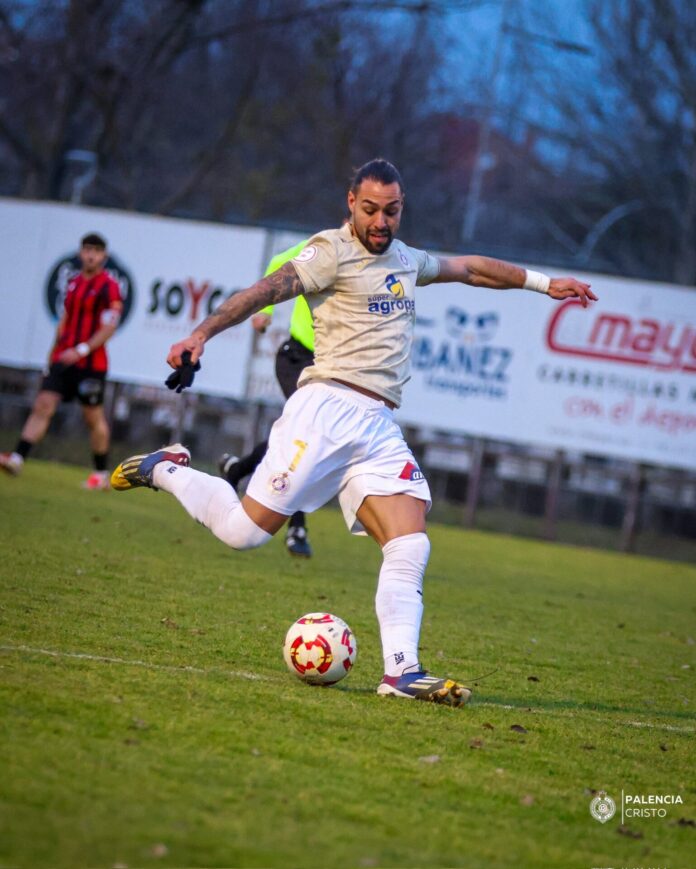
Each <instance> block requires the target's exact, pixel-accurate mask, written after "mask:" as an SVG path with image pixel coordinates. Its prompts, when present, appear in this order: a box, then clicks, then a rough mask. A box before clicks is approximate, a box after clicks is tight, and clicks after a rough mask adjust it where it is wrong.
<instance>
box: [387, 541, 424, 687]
mask: <svg viewBox="0 0 696 869" xmlns="http://www.w3.org/2000/svg"><path fill="white" fill-rule="evenodd" d="M382 552H383V553H384V561H383V563H382V569H381V570H380V572H379V582H378V584H377V596H376V598H375V606H376V610H377V619H378V620H379V627H380V632H381V635H382V653H383V655H384V672H385V674H386V675H387V676H400V675H401V674H402V673H403V672H404V671H405V670H408V669H411V668H413V667H415V666H417V664H418V638H419V636H420V624H421V617H422V615H423V574H424V573H425V568H426V565H427V564H428V557H429V555H430V541H429V540H428V536H427V534H425V533H423V532H418V533H416V534H406V535H404V536H403V537H395V538H394V539H393V540H390V541H389V543H387V544H386V545H385V546H383V547H382Z"/></svg>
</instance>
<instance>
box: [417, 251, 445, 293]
mask: <svg viewBox="0 0 696 869" xmlns="http://www.w3.org/2000/svg"><path fill="white" fill-rule="evenodd" d="M411 253H412V254H413V256H414V257H415V258H416V266H417V267H418V276H417V278H416V286H418V287H424V286H426V284H432V282H433V281H434V280H435V279H436V278H437V276H438V275H439V274H440V261H439V260H438V259H437V258H436V257H434V256H433V255H432V254H429V253H428V252H427V251H425V250H417V249H416V248H413V247H412V248H411Z"/></svg>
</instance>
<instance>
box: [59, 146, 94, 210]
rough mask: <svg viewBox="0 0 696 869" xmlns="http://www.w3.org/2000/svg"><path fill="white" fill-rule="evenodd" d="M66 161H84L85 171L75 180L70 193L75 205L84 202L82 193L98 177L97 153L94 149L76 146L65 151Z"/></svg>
mask: <svg viewBox="0 0 696 869" xmlns="http://www.w3.org/2000/svg"><path fill="white" fill-rule="evenodd" d="M65 161H66V163H70V162H71V163H83V164H84V166H85V171H84V172H83V173H82V174H81V175H78V176H77V177H76V178H75V180H74V181H73V185H72V191H71V193H70V201H71V202H72V204H73V205H81V204H82V195H83V193H84V192H85V189H86V188H87V187H89V185H90V184H91V183H92V182H93V181H94V179H95V178H96V177H97V155H96V153H95V152H94V151H84V150H82V149H81V148H74V149H73V150H71V151H66V153H65Z"/></svg>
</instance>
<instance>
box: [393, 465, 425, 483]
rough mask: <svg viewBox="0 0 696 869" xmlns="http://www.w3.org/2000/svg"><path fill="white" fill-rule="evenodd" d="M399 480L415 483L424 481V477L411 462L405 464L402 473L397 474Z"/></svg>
mask: <svg viewBox="0 0 696 869" xmlns="http://www.w3.org/2000/svg"><path fill="white" fill-rule="evenodd" d="M399 479H400V480H411V482H415V481H417V480H424V479H425V477H424V476H423V472H422V471H421V469H420V468H419V467H418V465H414V464H413V462H406V464H405V465H404V469H403V471H402V472H401V473H400V474H399Z"/></svg>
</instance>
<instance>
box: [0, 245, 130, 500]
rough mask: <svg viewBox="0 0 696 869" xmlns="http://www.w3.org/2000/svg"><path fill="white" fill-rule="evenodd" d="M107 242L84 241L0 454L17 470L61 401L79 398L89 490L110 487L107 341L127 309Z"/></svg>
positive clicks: (10, 470) (0, 462) (0, 464)
mask: <svg viewBox="0 0 696 869" xmlns="http://www.w3.org/2000/svg"><path fill="white" fill-rule="evenodd" d="M107 258H108V253H107V250H106V241H105V240H104V239H103V238H102V237H101V236H100V235H98V234H97V233H96V232H91V233H89V234H88V235H85V236H84V238H83V239H82V241H81V243H80V262H81V264H82V269H81V271H80V273H79V274H78V275H76V276H75V277H73V278H71V279H70V280H69V281H68V287H67V292H66V296H65V308H64V311H63V314H62V316H61V318H60V321H59V323H58V328H57V330H56V339H55V342H54V344H53V347H52V348H51V352H50V354H49V367H48V372H47V373H46V374H45V376H44V378H43V380H42V382H41V387H40V390H39V393H38V395H37V396H36V399H35V401H34V405H33V407H32V410H31V413H30V415H29V417H28V418H27V421H26V422H25V424H24V428H23V429H22V434H21V436H20V439H19V441H18V442H17V445H16V446H15V448H14V452H11V453H0V468H3V469H4V470H5V471H7V472H8V473H9V474H13V475H16V474H19V473H20V471H21V470H22V467H23V466H24V462H25V460H26V458H27V457H28V455H29V453H30V451H31V449H32V447H33V446H34V444H37V443H38V442H39V441H40V440H41V439H42V438H43V436H44V435H45V434H46V431H47V429H48V426H49V424H50V422H51V419H52V418H53V415H54V414H55V412H56V410H57V408H58V405H59V403H60V402H61V400H62V401H72V399H73V398H77V399H78V401H79V402H80V404H81V405H82V415H83V417H84V420H85V422H86V424H87V428H88V429H89V438H90V443H91V446H92V453H93V458H94V472H93V473H92V474H90V476H89V477H88V478H87V480H86V481H85V483H84V484H83V485H84V487H85V488H87V489H108V488H109V474H108V471H107V466H108V451H109V426H108V424H107V422H106V418H105V416H104V406H103V405H104V382H105V378H106V372H107V368H108V359H107V355H106V347H105V345H106V342H107V341H108V340H109V338H111V336H112V335H113V334H114V332H115V331H116V327H117V326H118V323H119V318H120V316H121V310H122V309H123V303H122V301H121V293H120V291H119V287H118V284H117V283H116V281H115V280H114V279H113V278H112V277H111V276H110V275H109V274H108V273H107V272H106V271H104V265H105V263H106V260H107Z"/></svg>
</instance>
